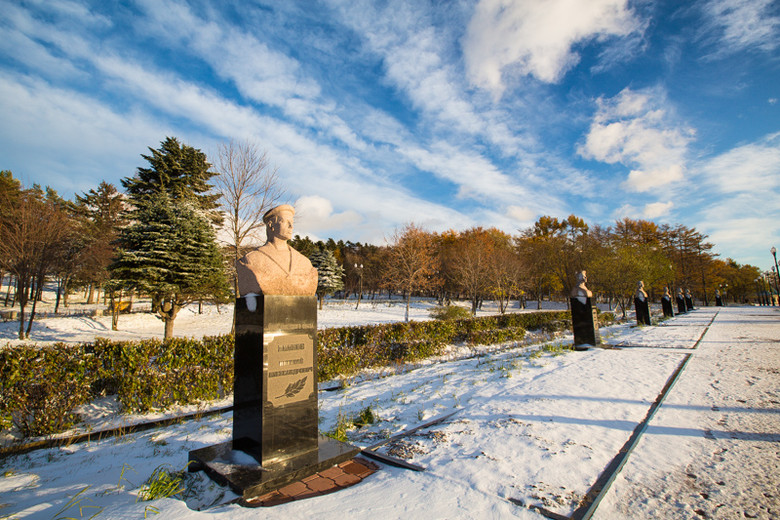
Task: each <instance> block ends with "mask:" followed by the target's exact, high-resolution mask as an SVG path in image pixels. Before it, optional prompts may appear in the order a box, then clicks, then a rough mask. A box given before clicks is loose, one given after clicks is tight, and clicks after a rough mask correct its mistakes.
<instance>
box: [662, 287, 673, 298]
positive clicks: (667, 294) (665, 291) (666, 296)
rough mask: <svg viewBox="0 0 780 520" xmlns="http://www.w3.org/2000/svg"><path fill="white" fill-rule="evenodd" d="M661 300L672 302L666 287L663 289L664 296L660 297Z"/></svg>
mask: <svg viewBox="0 0 780 520" xmlns="http://www.w3.org/2000/svg"><path fill="white" fill-rule="evenodd" d="M662 298H663V299H664V300H669V301H671V300H672V295H671V294H669V288H668V287H664V295H663V296H662Z"/></svg>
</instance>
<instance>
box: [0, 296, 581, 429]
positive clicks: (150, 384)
mask: <svg viewBox="0 0 780 520" xmlns="http://www.w3.org/2000/svg"><path fill="white" fill-rule="evenodd" d="M570 316H571V315H570V313H568V312H566V311H556V312H534V313H525V314H505V315H501V316H489V317H483V318H471V319H460V320H444V321H440V320H433V321H422V322H414V321H412V322H409V323H392V324H385V325H367V326H362V327H340V328H333V329H325V330H321V331H319V333H318V365H319V374H318V375H319V380H320V381H327V380H329V379H332V378H335V377H338V376H349V375H353V374H355V373H357V372H358V371H360V370H361V369H363V368H369V367H379V366H388V365H392V364H396V363H404V362H408V361H416V360H420V359H425V358H427V357H431V356H434V355H437V354H439V353H441V352H442V350H443V348H444V346H445V345H448V344H452V343H467V344H492V343H499V342H504V341H512V340H518V339H522V338H523V336H524V335H525V331H526V330H529V329H543V330H548V331H554V330H564V329H567V328H568V327H569V326H570V321H571V318H570ZM233 348H234V343H233V336H230V335H225V336H215V337H206V338H203V339H202V340H195V339H185V338H174V339H171V340H168V341H160V340H144V341H134V342H130V341H109V340H106V339H102V338H98V339H96V340H95V342H94V343H85V344H81V345H75V346H71V345H66V344H63V343H57V344H55V345H53V346H50V347H37V346H26V345H25V346H13V347H6V348H5V349H2V350H0V427H1V428H3V429H6V428H8V427H10V426H11V425H12V424H15V425H16V426H17V427H18V428H19V429H20V431H21V432H22V434H23V435H25V436H41V435H50V434H53V433H57V432H60V431H64V430H66V429H68V428H70V427H71V426H72V425H73V424H74V423H75V422H76V421H77V417H76V415H75V413H74V410H75V409H76V407H78V406H79V405H82V404H85V403H88V402H90V401H92V400H93V399H95V398H97V397H99V396H101V395H116V396H117V399H118V401H119V402H120V403H121V404H122V405H123V407H124V409H125V410H126V411H127V412H131V413H132V412H137V413H145V412H148V411H150V410H152V409H165V408H170V407H171V406H174V405H186V404H192V403H196V402H199V401H209V400H214V399H218V398H221V397H224V396H225V395H228V394H230V393H231V392H232V391H233Z"/></svg>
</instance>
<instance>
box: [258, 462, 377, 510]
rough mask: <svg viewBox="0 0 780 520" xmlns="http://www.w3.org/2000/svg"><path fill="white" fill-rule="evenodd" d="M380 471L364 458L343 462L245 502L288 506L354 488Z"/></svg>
mask: <svg viewBox="0 0 780 520" xmlns="http://www.w3.org/2000/svg"><path fill="white" fill-rule="evenodd" d="M378 469H379V466H377V465H376V464H374V463H373V462H370V461H368V460H366V459H364V458H362V457H355V458H354V459H352V460H348V461H346V462H342V463H341V464H339V465H338V466H333V467H332V468H328V469H326V470H324V471H320V472H319V473H315V474H314V475H312V476H310V477H306V478H305V479H303V480H299V481H298V482H293V483H292V484H288V485H286V486H284V487H283V488H280V489H277V490H276V491H272V492H271V493H267V494H265V495H262V496H260V497H257V498H253V499H251V500H246V501H244V502H243V505H244V506H247V507H271V506H277V505H279V504H286V503H287V502H292V501H293V500H302V499H304V498H311V497H316V496H320V495H327V494H328V493H333V492H334V491H338V490H340V489H344V488H346V487H349V486H353V485H355V484H357V483H358V482H360V481H361V480H363V479H364V478H366V477H368V476H369V475H371V474H372V473H374V472H375V471H377V470H378Z"/></svg>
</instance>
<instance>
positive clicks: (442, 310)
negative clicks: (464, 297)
mask: <svg viewBox="0 0 780 520" xmlns="http://www.w3.org/2000/svg"><path fill="white" fill-rule="evenodd" d="M429 315H430V316H431V318H433V319H435V320H460V319H466V318H470V317H471V311H469V310H468V309H467V308H465V307H460V306H458V305H443V306H439V307H434V308H433V309H431V310H430V311H429Z"/></svg>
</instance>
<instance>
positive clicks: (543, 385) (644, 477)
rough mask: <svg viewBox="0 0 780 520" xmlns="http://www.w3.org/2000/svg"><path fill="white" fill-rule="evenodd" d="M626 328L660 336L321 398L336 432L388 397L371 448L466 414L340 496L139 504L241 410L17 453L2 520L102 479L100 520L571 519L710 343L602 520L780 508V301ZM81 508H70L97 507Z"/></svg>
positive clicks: (36, 514)
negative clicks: (158, 471)
mask: <svg viewBox="0 0 780 520" xmlns="http://www.w3.org/2000/svg"><path fill="white" fill-rule="evenodd" d="M716 313H717V316H716ZM713 317H715V319H714V320H713ZM710 323H711V325H710V326H709V329H707V325H708V324H710ZM618 330H620V331H621V332H618V333H616V334H614V335H611V336H610V343H612V344H618V343H620V344H624V345H632V346H636V345H644V347H639V348H624V349H620V350H618V349H613V350H603V349H591V350H589V351H587V352H567V353H564V354H562V355H558V353H556V352H542V351H538V352H537V351H533V350H532V349H520V348H516V349H509V350H504V351H500V352H496V353H492V354H487V355H485V356H482V357H479V358H472V359H463V360H458V361H449V362H444V363H432V364H426V365H423V366H421V367H419V368H417V369H415V370H411V371H408V372H406V373H403V374H400V375H389V376H388V377H378V378H372V379H370V380H365V381H362V382H359V383H356V384H354V385H352V386H349V387H347V388H345V389H343V390H340V391H336V392H322V393H321V394H320V404H321V410H320V417H321V419H322V421H321V424H320V428H321V429H322V430H329V429H331V428H333V426H334V425H335V423H336V421H337V417H338V415H339V414H342V415H344V414H346V415H349V414H356V413H357V412H359V411H360V410H361V409H363V408H365V407H366V406H371V408H372V410H373V411H374V413H375V414H376V415H377V416H378V417H379V418H380V421H378V422H377V423H375V424H374V425H372V426H370V427H366V428H363V429H362V430H356V431H353V432H350V439H351V441H352V442H353V443H354V444H356V445H359V446H368V445H370V444H373V443H374V442H375V441H376V440H377V439H378V438H383V437H385V436H387V435H388V434H391V433H395V432H398V431H401V430H403V429H404V428H406V427H408V426H410V425H415V424H418V423H420V422H423V421H425V420H428V419H430V418H431V417H434V416H438V415H442V414H444V413H449V412H450V411H453V410H459V411H458V413H457V414H456V415H455V416H453V417H452V418H451V419H449V420H447V421H445V422H444V423H442V424H439V425H437V426H434V427H432V428H430V429H428V430H423V431H420V432H418V433H417V434H415V435H414V436H410V437H408V438H405V439H403V440H402V441H399V442H395V443H393V444H391V445H388V446H387V447H386V448H385V449H386V450H387V452H389V453H390V454H393V455H395V456H399V457H404V458H407V459H408V460H410V461H411V462H414V463H416V464H420V465H422V466H424V467H425V468H426V471H424V472H420V473H416V472H411V471H407V470H402V469H397V468H393V467H390V466H384V465H382V467H381V469H380V471H378V472H377V473H375V474H373V475H371V476H370V477H369V478H367V479H366V480H364V481H363V482H361V483H360V484H359V485H356V486H353V487H351V488H347V489H345V490H342V491H339V492H337V493H334V494H330V495H326V496H321V497H316V498H311V499H307V500H301V501H296V502H291V503H288V504H284V505H280V506H276V507H272V508H264V509H245V508H241V507H240V506H238V505H236V504H228V505H222V506H219V507H214V508H210V509H205V510H203V511H195V510H193V509H191V507H196V506H203V505H204V504H205V503H206V502H209V501H211V500H215V501H220V502H225V501H229V500H230V499H231V497H233V496H234V495H232V493H231V492H229V491H227V490H225V489H223V488H219V487H218V486H216V485H214V484H213V483H212V482H211V481H210V480H208V479H207V478H204V477H203V474H202V473H196V474H190V475H188V476H187V486H188V488H189V490H190V494H191V496H190V497H189V498H187V499H186V501H183V500H180V499H175V498H171V499H160V500H156V501H153V502H136V496H137V493H138V489H139V487H140V485H141V484H142V483H143V481H144V480H145V479H146V478H147V477H148V476H149V475H150V474H151V472H152V471H153V470H154V468H155V467H157V466H159V465H161V464H168V465H170V467H171V468H173V469H180V468H182V467H183V466H184V464H185V462H186V460H187V453H188V451H189V450H191V449H194V448H198V447H202V446H207V445H211V444H216V443H217V442H221V441H224V440H227V439H229V437H230V434H231V422H232V416H231V414H230V413H226V414H223V415H221V416H216V417H211V418H208V419H203V420H200V421H191V422H186V423H182V424H177V425H174V426H170V427H167V428H164V429H159V430H150V431H147V432H142V433H137V434H129V435H125V436H123V437H120V438H117V439H105V440H102V441H98V442H92V443H89V444H81V445H71V446H69V447H62V448H55V449H49V450H40V451H37V452H33V453H30V454H28V455H22V456H16V457H10V458H8V459H5V460H3V461H1V462H0V464H1V467H0V471H2V472H3V473H2V476H1V477H0V504H3V505H0V517H3V515H7V516H8V517H10V518H35V519H37V518H41V519H44V518H45V519H50V518H53V517H54V516H55V514H56V513H58V511H59V510H60V509H62V508H63V507H64V506H66V505H67V503H68V500H69V499H70V498H71V497H73V496H74V495H75V494H76V493H79V492H80V491H82V490H84V489H85V488H86V487H87V486H89V488H87V489H86V491H84V492H83V493H82V494H81V495H79V498H83V500H82V502H80V503H79V504H78V505H81V506H85V505H89V506H95V509H83V510H82V512H83V514H84V516H83V518H88V517H90V516H91V515H92V514H94V513H95V512H98V511H99V512H100V513H99V515H98V516H97V518H98V519H120V518H121V519H124V518H142V517H143V516H144V511H145V510H146V508H148V507H150V506H151V507H154V508H156V509H157V510H159V511H160V515H159V516H156V518H164V519H168V518H176V519H179V518H180V519H195V518H209V519H211V518H213V519H222V518H224V519H227V518H230V519H234V518H235V519H249V518H272V519H273V518H279V519H290V518H323V519H328V518H331V519H338V520H344V519H348V518H366V517H371V518H376V519H385V518H430V519H438V518H529V519H531V518H535V519H541V518H543V517H542V516H541V515H540V513H538V512H537V511H535V510H533V509H531V508H530V507H531V506H541V507H544V508H545V509H547V510H550V511H553V512H555V513H557V514H560V515H565V516H568V515H570V514H571V513H572V512H573V511H574V510H575V509H576V507H577V505H578V503H579V501H580V499H581V498H582V497H583V496H584V495H585V493H586V492H587V491H588V489H589V488H590V486H591V485H592V484H593V483H594V481H595V480H596V478H597V477H598V476H599V475H600V474H601V473H602V471H603V470H604V468H605V467H606V466H607V464H608V463H609V462H610V461H611V460H612V458H613V457H615V455H616V454H617V453H618V451H619V450H620V449H621V448H622V447H623V445H624V444H625V443H626V441H627V440H628V439H629V437H630V436H631V434H632V432H633V431H634V429H635V428H636V427H637V425H638V424H639V423H640V422H641V421H642V420H643V419H644V418H645V415H646V414H647V411H648V409H649V407H650V405H651V404H652V403H653V402H654V401H655V399H656V398H657V396H658V394H659V392H660V391H661V389H662V388H663V387H664V385H665V383H666V382H667V380H668V379H669V377H670V376H671V375H672V374H673V373H674V371H675V370H676V369H677V367H678V366H679V365H680V363H681V362H682V361H683V360H684V359H685V356H686V355H688V354H692V357H691V359H690V361H689V362H688V364H687V365H686V368H685V370H684V371H683V372H682V374H681V376H680V379H679V380H678V381H677V383H676V385H675V386H674V387H673V388H672V390H671V391H670V393H669V395H668V396H667V398H666V401H665V402H664V404H663V405H662V406H661V408H660V409H659V410H658V413H657V414H656V415H655V417H654V418H653V420H652V421H651V423H650V427H649V428H648V429H647V431H646V432H645V433H644V435H643V436H642V437H641V439H640V441H639V443H638V445H637V448H636V449H635V450H634V451H633V452H632V453H631V455H630V457H629V459H628V462H627V464H626V466H625V467H624V468H623V471H622V472H621V473H620V474H619V475H618V478H617V480H616V481H615V483H614V484H613V486H612V487H611V488H610V489H609V490H608V492H607V493H606V496H605V498H604V500H603V501H602V502H601V504H600V506H599V508H598V510H597V511H596V515H595V518H599V519H609V518H699V517H701V518H704V517H707V518H744V517H746V516H748V515H754V516H755V517H756V518H772V517H774V518H777V517H778V514H777V510H778V508H777V501H778V498H777V497H778V494H777V491H776V488H777V482H778V481H780V474H778V472H779V470H778V465H779V464H778V463H779V462H780V457H778V440H780V421H779V418H778V415H777V410H778V406H777V405H778V403H780V396H779V395H778V388H780V385H778V383H779V382H780V378H778V368H780V363H778V360H779V359H778V354H779V353H780V351H779V350H778V348H780V344H778V340H777V339H776V338H780V313H778V312H776V310H775V309H772V308H769V309H766V308H756V307H753V308H731V307H729V308H725V309H719V310H716V309H714V308H709V309H700V310H698V311H696V312H695V313H693V314H691V315H687V316H681V317H678V318H675V319H673V320H670V321H668V322H665V325H664V326H659V327H644V328H641V329H640V328H631V329H626V328H625V327H622V328H619V329H618ZM705 330H706V331H707V332H706V334H704V336H703V338H702V339H701V341H700V342H699V344H698V347H697V348H696V349H695V350H691V349H692V347H693V346H694V345H695V344H696V342H697V341H698V340H699V338H700V337H702V333H703V332H704V331H705ZM128 466H129V467H132V470H131V469H127V467H128ZM123 468H126V469H125V471H124V473H123V472H122V470H123ZM120 475H122V477H123V479H120ZM691 475H695V476H691ZM719 482H722V484H718V483H719ZM767 495H769V496H767ZM718 504H724V505H722V506H720V507H718ZM78 505H73V506H71V507H70V508H67V510H66V511H64V512H62V514H61V516H72V517H75V518H79V511H78V507H77V506H78ZM188 505H189V507H188ZM697 509H699V510H700V511H701V513H698V514H697V513H696V512H695V511H696V510H697ZM770 509H771V510H772V511H774V513H769V512H768V511H769V510H770ZM150 511H151V510H147V513H149V512H150ZM745 513H746V514H745ZM705 515H706V516H705Z"/></svg>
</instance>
